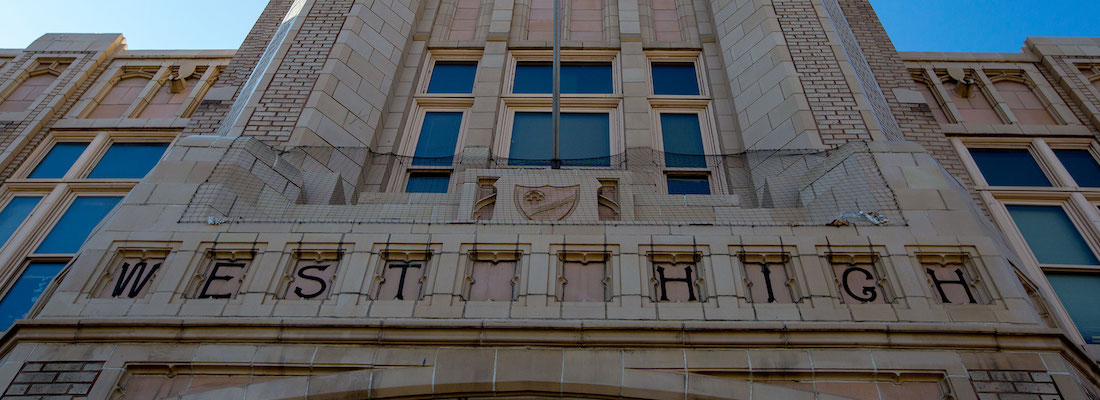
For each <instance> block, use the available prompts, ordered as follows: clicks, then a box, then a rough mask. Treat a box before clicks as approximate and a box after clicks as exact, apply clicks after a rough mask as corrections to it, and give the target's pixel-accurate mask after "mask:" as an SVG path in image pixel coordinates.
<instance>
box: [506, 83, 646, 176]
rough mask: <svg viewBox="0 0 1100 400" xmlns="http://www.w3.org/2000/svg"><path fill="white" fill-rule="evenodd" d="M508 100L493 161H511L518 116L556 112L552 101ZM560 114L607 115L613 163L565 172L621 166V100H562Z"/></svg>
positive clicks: (623, 149)
mask: <svg viewBox="0 0 1100 400" xmlns="http://www.w3.org/2000/svg"><path fill="white" fill-rule="evenodd" d="M509 100H510V99H505V101H503V102H502V104H501V112H500V117H499V118H500V121H499V122H498V124H497V126H500V131H499V132H498V134H497V135H496V139H495V140H494V141H493V147H494V148H495V149H496V151H494V152H493V153H492V156H493V157H500V158H505V159H506V158H508V156H509V153H510V152H511V150H512V146H511V143H512V128H513V123H514V121H515V117H516V113H517V112H536V113H550V112H553V110H552V105H551V104H550V103H551V99H550V98H549V97H546V98H542V99H534V100H533V101H519V102H517V101H509ZM561 112H562V113H563V114H566V113H569V114H581V113H583V114H608V119H609V121H608V122H609V124H608V133H607V134H608V139H609V140H608V142H609V145H610V148H609V149H608V150H609V152H608V157H609V158H610V159H611V165H609V166H578V165H570V166H562V169H618V166H617V165H616V163H615V162H614V159H615V156H617V155H621V154H623V153H625V152H626V138H625V134H624V131H625V130H624V121H623V107H622V103H621V101H620V100H619V99H609V100H600V99H592V100H591V101H589V100H586V99H566V98H562V100H561ZM509 168H514V169H548V168H550V166H549V165H509Z"/></svg>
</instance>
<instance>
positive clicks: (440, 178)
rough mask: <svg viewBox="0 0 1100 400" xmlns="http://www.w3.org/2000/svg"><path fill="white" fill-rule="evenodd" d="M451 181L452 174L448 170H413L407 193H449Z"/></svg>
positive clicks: (406, 187) (406, 189)
mask: <svg viewBox="0 0 1100 400" xmlns="http://www.w3.org/2000/svg"><path fill="white" fill-rule="evenodd" d="M450 183H451V174H450V173H447V172H413V173H410V174H409V183H408V185H406V186H405V193H447V185H449V184H450Z"/></svg>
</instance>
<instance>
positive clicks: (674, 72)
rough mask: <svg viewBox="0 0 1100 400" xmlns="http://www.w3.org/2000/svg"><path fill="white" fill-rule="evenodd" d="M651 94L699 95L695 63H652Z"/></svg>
mask: <svg viewBox="0 0 1100 400" xmlns="http://www.w3.org/2000/svg"><path fill="white" fill-rule="evenodd" d="M653 94H673V95H682V96H697V95H699V80H698V79H697V78H696V77H695V63H653Z"/></svg>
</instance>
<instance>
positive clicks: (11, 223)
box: [0, 196, 42, 246]
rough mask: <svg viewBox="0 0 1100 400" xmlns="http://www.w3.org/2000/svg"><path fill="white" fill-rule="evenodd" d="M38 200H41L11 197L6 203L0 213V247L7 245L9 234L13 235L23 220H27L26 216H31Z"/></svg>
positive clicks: (37, 198)
mask: <svg viewBox="0 0 1100 400" xmlns="http://www.w3.org/2000/svg"><path fill="white" fill-rule="evenodd" d="M39 200H42V198H41V197H37V196H36V197H13V198H12V199H11V201H9V202H8V206H7V207H4V211H2V212H0V246H4V244H6V243H8V239H11V234H13V233H15V230H16V229H18V228H19V225H22V224H23V220H25V219H27V216H28V215H31V211H34V207H35V206H38V201H39Z"/></svg>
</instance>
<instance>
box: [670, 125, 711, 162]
mask: <svg viewBox="0 0 1100 400" xmlns="http://www.w3.org/2000/svg"><path fill="white" fill-rule="evenodd" d="M661 136H662V140H663V142H664V145H665V165H666V166H669V167H690V168H706V167H707V160H706V158H704V157H703V134H702V130H701V129H700V128H699V116H698V115H697V114H661Z"/></svg>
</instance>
